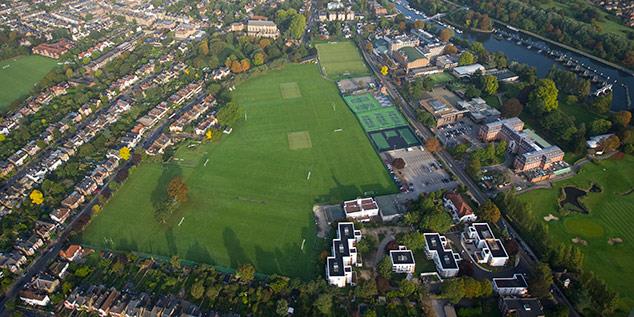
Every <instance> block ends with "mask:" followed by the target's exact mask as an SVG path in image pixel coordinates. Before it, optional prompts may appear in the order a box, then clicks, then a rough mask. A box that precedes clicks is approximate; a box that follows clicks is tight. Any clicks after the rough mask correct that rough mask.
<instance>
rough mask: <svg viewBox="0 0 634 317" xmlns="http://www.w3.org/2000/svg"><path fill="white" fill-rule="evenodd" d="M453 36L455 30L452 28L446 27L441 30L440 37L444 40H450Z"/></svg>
mask: <svg viewBox="0 0 634 317" xmlns="http://www.w3.org/2000/svg"><path fill="white" fill-rule="evenodd" d="M451 37H453V31H452V30H451V29H448V28H445V29H443V30H442V31H440V34H439V35H438V38H439V39H440V40H441V41H443V42H449V40H450V39H451Z"/></svg>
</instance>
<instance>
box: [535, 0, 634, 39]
mask: <svg viewBox="0 0 634 317" xmlns="http://www.w3.org/2000/svg"><path fill="white" fill-rule="evenodd" d="M587 6H591V7H594V8H595V9H596V10H597V11H598V12H599V14H600V15H601V17H602V21H601V22H599V23H598V24H599V27H600V28H601V33H616V34H620V35H625V34H627V33H630V32H632V31H634V29H632V28H630V27H628V26H626V25H624V24H623V23H621V22H620V21H617V20H618V18H617V17H615V16H611V15H610V14H609V13H607V12H605V11H603V9H602V8H600V7H599V6H596V5H593V4H592V3H591V2H590V1H588V0H574V1H561V0H551V1H548V2H545V3H543V4H541V5H540V7H542V8H544V9H550V8H555V9H560V10H563V11H564V12H565V14H566V15H567V16H569V17H571V18H574V17H575V15H576V14H577V13H578V12H579V11H581V10H583V8H585V7H587ZM580 8H581V9H580ZM578 21H579V22H582V23H585V24H588V25H589V23H586V22H584V21H581V20H578Z"/></svg>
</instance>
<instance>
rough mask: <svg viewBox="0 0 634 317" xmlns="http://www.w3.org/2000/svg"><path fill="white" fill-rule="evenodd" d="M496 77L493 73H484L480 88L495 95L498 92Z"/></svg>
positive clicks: (488, 93)
mask: <svg viewBox="0 0 634 317" xmlns="http://www.w3.org/2000/svg"><path fill="white" fill-rule="evenodd" d="M498 87H499V83H498V79H497V78H496V77H495V76H493V75H485V76H483V77H482V90H484V92H485V93H486V94H487V95H489V96H492V95H495V94H496V93H497V92H498Z"/></svg>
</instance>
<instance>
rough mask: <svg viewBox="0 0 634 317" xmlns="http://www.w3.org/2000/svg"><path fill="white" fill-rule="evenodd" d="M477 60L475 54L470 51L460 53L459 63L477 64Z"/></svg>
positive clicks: (462, 64) (461, 64)
mask: <svg viewBox="0 0 634 317" xmlns="http://www.w3.org/2000/svg"><path fill="white" fill-rule="evenodd" d="M475 62H476V58H475V56H474V55H473V54H471V52H468V51H466V52H464V53H462V54H460V58H459V59H458V65H460V66H464V65H471V64H475Z"/></svg>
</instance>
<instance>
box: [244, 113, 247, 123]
mask: <svg viewBox="0 0 634 317" xmlns="http://www.w3.org/2000/svg"><path fill="white" fill-rule="evenodd" d="M244 121H247V113H246V112H245V113H244Z"/></svg>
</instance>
